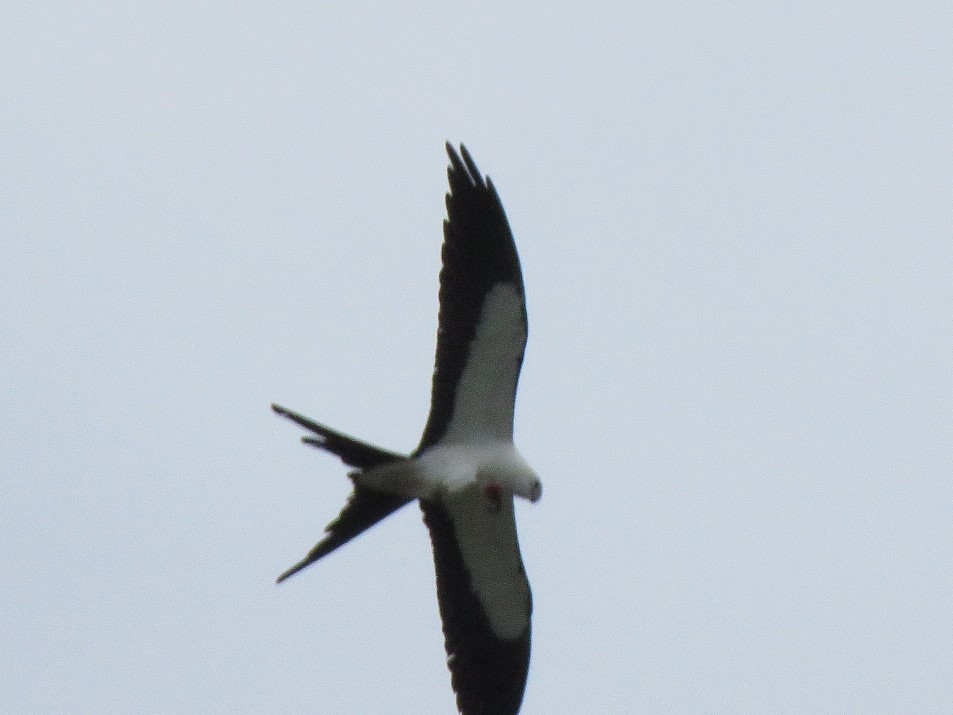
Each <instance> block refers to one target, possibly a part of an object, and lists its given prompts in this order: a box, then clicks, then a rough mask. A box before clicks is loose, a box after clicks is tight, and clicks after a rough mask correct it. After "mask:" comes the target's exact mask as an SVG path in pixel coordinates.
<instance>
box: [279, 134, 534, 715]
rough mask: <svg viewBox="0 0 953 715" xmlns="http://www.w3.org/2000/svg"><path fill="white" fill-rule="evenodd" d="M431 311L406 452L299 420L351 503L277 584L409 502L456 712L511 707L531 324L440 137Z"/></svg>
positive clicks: (507, 266) (500, 244) (491, 198)
mask: <svg viewBox="0 0 953 715" xmlns="http://www.w3.org/2000/svg"><path fill="white" fill-rule="evenodd" d="M447 151H448V154H449V156H450V169H449V170H448V178H449V181H450V193H448V194H447V220H446V221H445V222H444V243H443V249H442V257H443V268H442V270H441V273H440V317H439V329H438V334H437V355H436V365H435V368H434V378H433V394H432V398H431V410H430V416H429V418H428V420H427V425H426V427H425V429H424V433H423V437H422V438H421V441H420V444H419V446H418V447H417V449H416V450H414V452H413V453H411V454H410V455H406V456H405V455H401V454H398V453H396V452H390V451H387V450H383V449H380V448H377V447H374V446H372V445H369V444H366V443H364V442H361V441H359V440H356V439H354V438H352V437H348V436H347V435H344V434H341V433H340V432H336V431H335V430H332V429H330V428H328V427H325V426H324V425H321V424H319V423H317V422H314V421H312V420H310V419H308V418H307V417H304V416H302V415H300V414H297V413H295V412H292V411H290V410H287V409H285V408H283V407H279V406H277V405H273V406H272V407H273V409H274V410H275V411H276V412H277V413H279V414H281V415H282V416H284V417H287V418H288V419H291V420H292V421H294V422H296V423H298V424H299V425H301V426H302V427H304V428H306V429H308V430H310V431H311V432H312V433H314V435H315V436H313V437H312V436H308V437H305V438H304V441H305V442H307V443H309V444H312V445H314V446H316V447H319V448H321V449H324V450H326V451H328V452H331V453H333V454H336V455H337V456H339V457H340V458H341V460H342V461H343V462H344V463H345V464H347V465H348V466H350V467H352V468H353V470H352V471H351V472H350V474H349V476H350V477H351V480H352V481H353V483H354V491H353V492H352V494H351V496H350V498H349V499H348V502H347V504H346V505H345V506H344V509H343V510H342V511H341V514H340V515H339V516H338V518H337V519H336V520H335V521H333V522H332V523H331V524H329V525H328V527H327V529H326V532H327V533H326V536H325V538H324V539H323V540H322V541H321V542H320V543H318V545H317V546H315V547H314V548H313V549H312V550H311V552H310V553H309V554H308V555H307V556H306V557H305V558H304V559H303V560H302V561H301V562H299V563H298V564H296V565H295V566H293V567H292V568H290V569H289V570H288V571H286V572H285V573H284V574H282V575H281V576H280V577H279V579H278V580H279V582H281V581H283V580H285V579H286V578H288V577H289V576H291V575H293V574H295V573H297V572H298V571H300V570H301V569H303V568H304V567H306V566H308V565H309V564H312V563H314V562H315V561H317V560H318V559H320V558H322V557H323V556H325V555H327V554H328V553H330V552H331V551H333V550H334V549H336V548H338V547H339V546H341V545H343V544H344V543H346V542H347V541H349V540H350V539H352V538H354V537H355V536H357V535H358V534H360V533H361V532H363V531H364V530H366V529H368V528H369V527H370V526H373V525H374V524H376V523H377V522H378V521H380V520H381V519H383V518H385V517H386V516H388V515H389V514H391V513H392V512H394V511H396V510H397V509H399V508H400V507H402V506H404V505H405V504H407V503H408V502H410V501H412V500H415V499H416V500H418V501H419V502H420V506H421V509H422V511H423V515H424V523H425V524H426V525H427V528H428V529H429V531H430V536H431V543H432V545H433V552H434V563H435V570H436V576H437V593H438V601H439V604H440V614H441V618H442V620H443V627H444V635H445V638H446V649H447V656H448V658H447V663H448V666H449V668H450V671H451V674H452V682H453V688H454V691H455V692H456V694H457V705H458V707H459V709H460V710H461V712H463V713H492V714H496V713H500V714H503V713H515V712H516V711H518V710H519V707H520V704H521V702H522V698H523V691H524V688H525V685H526V677H527V672H528V668H529V653H530V614H531V612H532V598H531V594H530V587H529V582H528V581H527V579H526V574H525V571H524V569H523V562H522V558H521V557H520V552H519V545H518V542H517V537H516V522H515V515H514V510H513V497H514V496H520V497H523V498H526V499H528V500H530V501H536V500H538V499H539V498H540V495H541V491H542V486H541V484H540V481H539V479H538V478H537V476H536V474H535V473H534V472H533V470H532V469H531V468H530V467H529V466H528V464H527V463H526V461H525V460H524V459H523V457H522V456H521V455H520V453H519V452H518V451H517V449H516V447H515V446H514V444H513V406H514V401H515V396H516V384H517V381H518V379H519V372H520V367H521V365H522V361H523V351H524V348H525V344H526V336H527V321H526V305H525V298H524V293H523V278H522V273H521V271H520V265H519V258H518V257H517V253H516V246H515V244H514V242H513V237H512V234H511V232H510V229H509V225H508V223H507V220H506V216H505V214H504V212H503V207H502V205H501V204H500V200H499V197H498V196H497V194H496V190H495V189H494V188H493V185H492V183H490V181H489V180H488V179H484V178H483V177H482V176H481V174H480V172H479V170H478V169H477V167H476V165H475V164H474V162H473V160H472V159H471V158H470V155H469V154H468V153H467V151H466V149H465V148H464V147H461V155H462V159H461V156H460V155H458V154H457V152H456V151H455V150H454V149H453V147H451V146H450V145H449V144H448V145H447Z"/></svg>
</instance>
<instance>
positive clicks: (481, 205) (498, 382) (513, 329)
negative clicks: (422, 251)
mask: <svg viewBox="0 0 953 715" xmlns="http://www.w3.org/2000/svg"><path fill="white" fill-rule="evenodd" d="M447 153H448V154H449V156H450V168H449V169H448V170H447V176H448V179H449V182H450V192H449V193H448V194H447V201H446V203H447V220H446V221H444V224H443V232H444V242H443V248H442V252H441V256H442V259H443V268H442V270H441V271H440V317H439V327H438V331H437V355H436V361H435V366H434V375H433V392H432V396H431V403H430V416H429V418H428V420H427V426H426V428H425V429H424V433H423V436H422V437H421V440H420V446H419V447H418V448H417V452H418V453H419V452H421V451H423V450H424V449H426V448H427V447H430V446H432V445H434V444H436V443H437V442H439V441H440V440H441V439H443V438H444V437H445V436H446V434H447V432H448V428H449V427H450V425H451V421H453V420H455V419H457V418H462V419H461V420H460V421H461V422H464V423H466V424H464V425H463V429H468V430H476V431H479V430H481V429H484V428H488V429H489V430H490V431H491V432H495V433H499V432H502V433H504V434H494V435H493V436H499V437H506V436H509V437H512V431H513V400H514V398H515V392H516V382H517V379H518V378H519V371H520V367H521V365H522V362H523V350H524V347H525V345H526V333H527V322H526V305H525V299H524V293H523V276H522V273H521V271H520V263H519V257H518V256H517V253H516V245H515V244H514V242H513V234H512V233H511V231H510V227H509V223H508V222H507V220H506V214H505V213H504V211H503V205H502V204H501V203H500V199H499V196H497V193H496V189H495V188H494V187H493V184H492V182H491V181H490V180H489V179H484V178H483V177H482V175H481V174H480V170H479V169H478V168H477V166H476V164H475V163H474V162H473V159H472V158H471V157H470V154H469V153H468V152H467V150H466V148H465V147H463V146H461V147H460V154H461V155H462V157H463V158H462V159H461V158H460V156H458V155H457V153H456V151H455V150H454V149H453V147H452V146H450V144H449V143H448V144H447ZM500 286H505V287H506V288H507V289H508V290H507V291H504V292H500V291H499V290H497V292H496V293H492V292H493V291H494V289H495V288H497V289H498V287H500ZM491 294H492V295H493V297H494V300H492V301H490V304H491V305H492V307H493V308H494V309H495V310H496V314H495V315H489V314H488V313H487V312H486V311H485V310H484V308H485V305H487V303H488V300H487V299H488V296H490V295H491ZM474 353H476V354H477V355H478V356H479V357H480V358H481V360H480V363H481V364H477V365H474V360H473V359H472V358H473V356H474ZM474 371H476V374H473V373H474ZM468 376H469V377H470V378H471V379H469V380H467V379H465V377H468ZM467 384H470V386H471V387H474V388H475V390H476V391H479V390H486V392H487V394H474V395H472V396H470V397H471V399H469V401H466V400H465V401H464V404H462V405H461V404H458V403H460V402H461V391H462V390H463V389H464V388H465V387H466V386H467ZM487 404H490V406H491V408H492V409H489V410H488V408H487V407H486V405H487ZM507 431H508V435H506V434H505V433H506V432H507Z"/></svg>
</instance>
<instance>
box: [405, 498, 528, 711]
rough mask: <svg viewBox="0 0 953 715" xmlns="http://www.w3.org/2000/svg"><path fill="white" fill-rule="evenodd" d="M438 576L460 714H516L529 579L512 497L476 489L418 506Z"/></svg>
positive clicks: (524, 666) (523, 673)
mask: <svg viewBox="0 0 953 715" xmlns="http://www.w3.org/2000/svg"><path fill="white" fill-rule="evenodd" d="M420 507H421V509H422V510H423V513H424V522H425V523H426V524H427V527H428V529H429V530H430V537H431V542H432V543H433V552H434V563H435V565H436V572H437V598H438V600H439V602H440V616H441V619H442V621H443V632H444V638H445V642H446V649H447V665H448V666H449V668H450V672H451V675H452V682H453V689H454V692H456V694H457V707H458V708H459V709H460V712H462V713H467V714H471V713H493V714H494V715H496V714H499V715H504V714H505V713H516V712H517V711H518V710H519V707H520V703H521V702H522V700H523V691H524V689H525V688H526V677H527V673H528V671H529V654H530V630H531V628H530V615H531V613H532V610H533V604H532V595H531V593H530V587H529V581H528V580H527V579H526V572H525V571H524V569H523V560H522V558H521V557H520V551H519V544H518V542H517V538H516V521H515V519H514V514H513V499H512V497H510V498H504V499H503V500H502V501H501V502H499V503H498V504H492V503H490V502H489V500H488V499H487V497H486V496H485V495H484V494H483V492H482V491H481V490H480V489H479V488H478V487H476V486H474V487H469V488H467V489H465V490H463V491H461V492H457V493H455V494H454V495H452V496H449V497H448V498H447V499H445V500H444V502H443V503H442V504H436V503H434V502H427V501H423V500H421V502H420Z"/></svg>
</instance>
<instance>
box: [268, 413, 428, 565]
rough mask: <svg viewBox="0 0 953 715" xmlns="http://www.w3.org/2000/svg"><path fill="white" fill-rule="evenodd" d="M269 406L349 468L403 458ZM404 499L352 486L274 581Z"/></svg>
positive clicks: (369, 524)
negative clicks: (319, 532)
mask: <svg viewBox="0 0 953 715" xmlns="http://www.w3.org/2000/svg"><path fill="white" fill-rule="evenodd" d="M271 408H272V409H273V410H274V411H275V412H276V413H278V414H279V415H281V416H282V417H287V418H288V419H289V420H291V421H292V422H295V423H296V424H299V425H301V426H302V427H304V428H305V429H308V430H311V431H312V432H314V433H315V434H316V435H317V437H302V438H301V440H302V441H303V442H305V443H306V444H310V445H312V446H315V447H318V448H319V449H323V450H325V451H327V452H330V453H331V454H335V455H337V456H338V457H340V458H341V461H342V462H344V463H345V464H346V465H348V466H349V467H356V468H358V469H370V468H371V467H376V466H379V465H381V464H385V463H387V462H394V461H402V460H405V459H407V458H406V457H404V456H403V455H401V454H397V453H396V452H388V451H387V450H384V449H380V448H379V447H375V446H373V445H370V444H367V443H366V442H361V441H360V440H357V439H354V438H353V437H349V436H347V435H346V434H343V433H341V432H338V431H336V430H333V429H331V428H330V427H325V426H324V425H322V424H320V423H319V422H315V421H314V420H312V419H309V418H308V417H305V416H304V415H301V414H298V413H297V412H293V411H291V410H289V409H286V408H284V407H282V406H280V405H272V406H271ZM408 501H410V500H409V499H407V498H406V497H403V496H399V495H396V494H385V493H384V492H379V491H376V490H374V489H367V488H366V487H361V486H356V485H355V487H354V491H353V492H351V496H350V497H349V498H348V500H347V503H346V504H345V505H344V508H343V509H342V510H341V513H340V514H339V515H338V518H337V519H335V520H334V521H332V522H331V523H330V524H328V525H327V527H326V528H325V529H324V531H325V534H326V536H325V537H324V538H323V539H321V541H320V542H318V544H317V546H315V547H314V548H313V549H311V551H309V552H308V555H307V556H305V557H304V558H303V559H302V560H301V561H299V562H298V563H296V564H295V565H294V566H292V567H291V568H290V569H288V570H287V571H285V572H284V573H283V574H281V576H279V577H278V583H281V582H282V581H284V580H285V579H286V578H289V577H291V576H294V575H295V574H296V573H298V572H299V571H300V570H301V569H303V568H305V567H306V566H310V565H311V564H313V563H314V562H315V561H317V560H318V559H320V558H322V557H323V556H327V555H328V554H330V553H331V552H332V551H334V550H335V549H336V548H338V547H339V546H343V545H344V544H346V543H347V542H348V541H350V540H351V539H353V538H354V537H355V536H357V535H358V534H360V533H361V532H363V531H366V530H367V529H369V528H370V527H372V526H374V524H376V523H377V522H379V521H380V520H381V519H383V518H385V517H386V516H388V515H390V514H392V513H393V512H395V511H397V510H398V509H400V507H402V506H404V504H406V503H407V502H408Z"/></svg>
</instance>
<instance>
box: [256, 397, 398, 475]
mask: <svg viewBox="0 0 953 715" xmlns="http://www.w3.org/2000/svg"><path fill="white" fill-rule="evenodd" d="M271 409H273V410H274V411H275V412H277V413H278V414H279V415H281V416H282V417H287V418H288V419H289V420H291V421H292V422H295V423H297V424H299V425H301V426H302V427H304V428H305V429H306V430H311V431H312V432H314V433H315V434H316V435H318V436H317V437H302V438H301V441H302V442H304V443H305V444H310V445H312V446H314V447H318V448H320V449H323V450H325V451H326V452H330V453H331V454H336V455H337V456H338V457H340V458H341V461H342V462H344V463H345V464H346V465H347V466H349V467H357V468H358V469H370V468H371V467H376V466H377V465H378V464H384V463H385V462H393V461H395V460H398V459H406V457H405V456H404V455H402V454H397V453H396V452H388V451H387V450H386V449H380V448H379V447H375V446H373V445H370V444H368V443H367V442H361V440H359V439H354V438H353V437H349V436H347V435H346V434H343V433H342V432H337V431H336V430H333V429H331V428H330V427H325V426H324V425H322V424H320V423H318V422H315V421H314V420H312V419H308V418H307V417H305V416H304V415H299V414H298V413H297V412H292V411H291V410H289V409H286V408H284V407H282V406H281V405H272V406H271Z"/></svg>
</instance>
